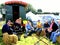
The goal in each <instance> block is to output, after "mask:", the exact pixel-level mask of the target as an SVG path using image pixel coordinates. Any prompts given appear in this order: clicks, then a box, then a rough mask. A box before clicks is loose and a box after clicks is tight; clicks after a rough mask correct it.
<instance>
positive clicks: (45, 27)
mask: <svg viewBox="0 0 60 45" xmlns="http://www.w3.org/2000/svg"><path fill="white" fill-rule="evenodd" d="M43 26H44V30H45V32H46V36H47V37H48V33H47V30H48V28H49V27H50V25H49V24H48V21H46V22H45V23H44V25H43Z"/></svg>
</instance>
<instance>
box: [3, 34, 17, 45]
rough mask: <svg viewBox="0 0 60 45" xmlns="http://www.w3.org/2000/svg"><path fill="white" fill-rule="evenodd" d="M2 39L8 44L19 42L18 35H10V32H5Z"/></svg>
mask: <svg viewBox="0 0 60 45" xmlns="http://www.w3.org/2000/svg"><path fill="white" fill-rule="evenodd" d="M2 39H3V42H4V43H5V44H6V45H11V44H17V41H18V37H17V36H16V35H15V34H11V35H9V34H8V33H4V34H3V38H2Z"/></svg>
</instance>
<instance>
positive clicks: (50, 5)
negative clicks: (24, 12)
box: [0, 0, 60, 12]
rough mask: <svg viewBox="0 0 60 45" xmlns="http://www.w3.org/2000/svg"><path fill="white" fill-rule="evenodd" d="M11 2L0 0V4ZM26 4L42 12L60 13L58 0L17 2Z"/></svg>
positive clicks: (24, 0) (59, 0)
mask: <svg viewBox="0 0 60 45" xmlns="http://www.w3.org/2000/svg"><path fill="white" fill-rule="evenodd" d="M6 1H11V0H0V4H1V3H4V2H6ZM19 1H23V2H27V3H29V4H31V5H32V6H33V8H35V9H36V10H37V9H42V11H43V12H60V0H19Z"/></svg>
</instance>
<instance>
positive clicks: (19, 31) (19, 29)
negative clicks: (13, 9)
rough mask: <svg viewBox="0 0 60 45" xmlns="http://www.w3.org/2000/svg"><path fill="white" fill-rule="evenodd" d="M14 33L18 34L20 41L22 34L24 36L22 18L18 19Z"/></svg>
mask: <svg viewBox="0 0 60 45" xmlns="http://www.w3.org/2000/svg"><path fill="white" fill-rule="evenodd" d="M14 33H16V35H17V36H18V40H20V34H22V26H21V18H19V19H16V21H15V23H14Z"/></svg>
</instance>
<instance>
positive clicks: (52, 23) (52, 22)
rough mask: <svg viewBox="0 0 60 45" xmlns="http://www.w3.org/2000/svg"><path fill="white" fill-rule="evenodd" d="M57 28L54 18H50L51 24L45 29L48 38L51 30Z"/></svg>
mask: <svg viewBox="0 0 60 45" xmlns="http://www.w3.org/2000/svg"><path fill="white" fill-rule="evenodd" d="M57 29H58V26H57V24H56V23H55V22H54V19H52V21H51V24H50V27H49V28H48V30H47V33H48V35H49V38H50V36H51V34H52V32H54V31H56V30H57Z"/></svg>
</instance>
